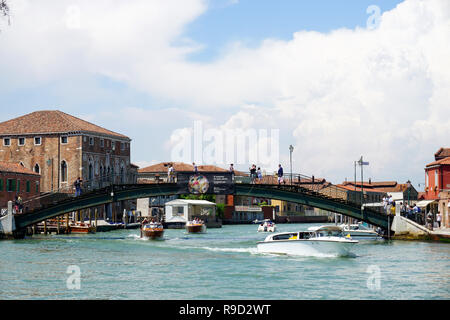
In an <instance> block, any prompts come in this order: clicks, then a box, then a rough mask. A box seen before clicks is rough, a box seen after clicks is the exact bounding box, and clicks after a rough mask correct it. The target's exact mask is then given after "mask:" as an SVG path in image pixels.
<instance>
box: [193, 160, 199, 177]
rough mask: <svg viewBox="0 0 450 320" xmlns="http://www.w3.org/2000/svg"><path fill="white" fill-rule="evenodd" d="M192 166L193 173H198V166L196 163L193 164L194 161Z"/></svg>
mask: <svg viewBox="0 0 450 320" xmlns="http://www.w3.org/2000/svg"><path fill="white" fill-rule="evenodd" d="M192 166H193V167H194V174H195V175H198V167H197V165H196V164H195V162H193V163H192Z"/></svg>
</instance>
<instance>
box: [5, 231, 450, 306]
mask: <svg viewBox="0 0 450 320" xmlns="http://www.w3.org/2000/svg"><path fill="white" fill-rule="evenodd" d="M310 226H312V225H308V224H298V225H294V224H285V225H278V230H277V231H280V232H282V231H295V230H305V229H307V228H308V227H310ZM256 230H257V225H237V226H224V227H223V228H221V229H209V230H208V233H206V234H202V235H192V234H185V232H184V230H166V232H165V240H162V241H149V240H142V239H140V238H139V230H121V231H114V232H108V233H97V234H93V235H79V236H74V235H71V236H70V235H69V236H56V235H53V236H39V237H38V236H36V237H33V238H31V239H25V240H20V241H0V254H1V260H0V261H1V264H0V298H1V299H50V300H53V299H150V300H168V299H171V300H179V299H183V300H185V299H186V300H188V299H189V300H191V299H193V300H210V299H217V300H222V299H231V300H269V299H270V300H290V299H449V298H450V280H449V279H450V259H449V258H450V245H449V244H445V243H427V242H407V241H391V242H387V241H378V242H365V243H364V242H360V243H359V244H358V245H356V247H355V249H354V253H355V257H326V258H324V257H292V256H279V255H263V254H258V253H257V250H256V242H257V241H260V240H263V239H264V238H265V236H266V235H267V234H263V233H257V232H256ZM72 265H76V266H78V267H79V269H80V272H81V274H80V289H75V290H70V289H68V287H67V279H68V277H70V276H71V274H69V273H67V270H68V267H69V266H72ZM368 270H369V271H370V270H379V282H376V281H375V282H374V281H369V285H368V280H370V279H372V278H373V274H372V273H368V272H367V271H368ZM371 277H372V278H371ZM377 283H379V286H378V287H377V285H376V284H377ZM374 284H375V285H374Z"/></svg>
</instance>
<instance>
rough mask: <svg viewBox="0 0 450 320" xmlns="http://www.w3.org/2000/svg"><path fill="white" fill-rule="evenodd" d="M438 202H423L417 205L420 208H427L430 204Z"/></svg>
mask: <svg viewBox="0 0 450 320" xmlns="http://www.w3.org/2000/svg"><path fill="white" fill-rule="evenodd" d="M433 202H436V200H422V201H419V202H417V203H416V205H417V206H418V207H419V208H425V207H426V206H427V205H429V204H430V203H433Z"/></svg>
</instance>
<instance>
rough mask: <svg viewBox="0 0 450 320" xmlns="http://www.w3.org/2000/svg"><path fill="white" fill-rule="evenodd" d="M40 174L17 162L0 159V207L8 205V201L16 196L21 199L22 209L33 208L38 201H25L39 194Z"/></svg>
mask: <svg viewBox="0 0 450 320" xmlns="http://www.w3.org/2000/svg"><path fill="white" fill-rule="evenodd" d="M40 179H41V177H40V175H39V174H37V173H35V172H33V171H31V170H29V169H27V168H24V167H23V166H21V165H20V164H18V163H9V162H3V161H0V209H6V208H7V207H8V201H14V200H15V197H16V196H20V197H21V198H22V200H23V204H24V209H25V210H27V209H33V207H34V206H36V205H37V204H38V202H36V201H33V202H29V203H28V202H27V201H28V200H29V199H32V198H35V197H37V196H38V195H39V194H40Z"/></svg>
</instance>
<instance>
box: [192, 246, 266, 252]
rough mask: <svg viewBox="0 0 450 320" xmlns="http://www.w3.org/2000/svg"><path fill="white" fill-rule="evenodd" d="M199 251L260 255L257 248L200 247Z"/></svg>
mask: <svg viewBox="0 0 450 320" xmlns="http://www.w3.org/2000/svg"><path fill="white" fill-rule="evenodd" d="M198 249H204V250H209V251H214V252H238V253H250V254H258V250H257V249H256V247H255V248H217V247H198Z"/></svg>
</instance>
